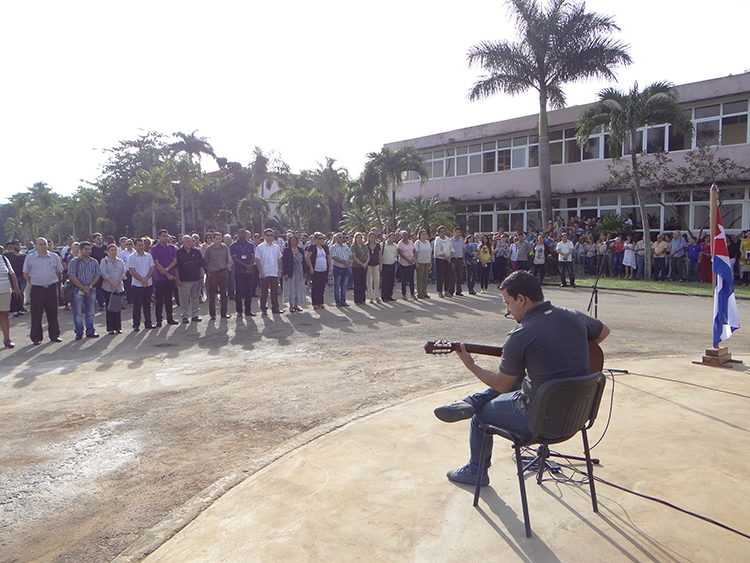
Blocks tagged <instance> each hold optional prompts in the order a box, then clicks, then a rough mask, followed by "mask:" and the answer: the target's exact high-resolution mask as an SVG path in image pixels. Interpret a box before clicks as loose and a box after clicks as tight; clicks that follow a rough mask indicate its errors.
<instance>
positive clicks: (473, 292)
mask: <svg viewBox="0 0 750 563" xmlns="http://www.w3.org/2000/svg"><path fill="white" fill-rule="evenodd" d="M476 294H477V292H476V291H470V292H469V295H476Z"/></svg>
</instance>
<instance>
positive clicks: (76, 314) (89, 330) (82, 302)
mask: <svg viewBox="0 0 750 563" xmlns="http://www.w3.org/2000/svg"><path fill="white" fill-rule="evenodd" d="M95 308H96V289H92V290H91V291H89V294H88V296H87V295H86V294H85V293H84V292H83V291H81V290H80V289H78V288H77V287H75V288H73V325H74V326H75V331H76V334H83V319H82V317H83V315H84V314H85V316H86V334H94V332H96V331H95V330H94V310H95Z"/></svg>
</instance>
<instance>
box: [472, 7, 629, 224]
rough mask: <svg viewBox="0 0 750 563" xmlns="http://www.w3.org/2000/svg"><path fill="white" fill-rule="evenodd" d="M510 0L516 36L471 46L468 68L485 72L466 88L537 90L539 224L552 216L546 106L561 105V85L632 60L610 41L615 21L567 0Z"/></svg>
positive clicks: (605, 74)
mask: <svg viewBox="0 0 750 563" xmlns="http://www.w3.org/2000/svg"><path fill="white" fill-rule="evenodd" d="M544 3H545V2H544V0H508V4H509V6H510V9H511V13H512V14H513V16H515V20H516V29H517V31H518V35H519V40H518V41H516V42H512V41H504V40H501V41H496V42H492V41H483V42H481V43H479V44H477V45H474V46H473V47H471V48H470V49H469V53H468V59H469V66H473V65H478V66H481V67H482V69H484V70H485V71H487V72H488V74H487V75H485V76H481V77H480V78H479V80H478V81H477V82H476V83H475V84H474V86H473V87H472V89H471V91H470V92H469V99H470V100H472V101H474V100H479V99H483V98H488V97H490V96H492V95H494V94H497V93H500V92H503V93H506V94H510V95H515V94H520V93H522V92H526V91H527V90H532V89H533V90H536V91H537V92H538V93H539V194H540V199H541V208H542V224H543V225H546V224H547V221H549V220H550V219H552V181H551V176H550V174H551V168H550V153H549V135H548V125H547V106H548V105H549V106H550V107H552V108H554V109H559V108H563V107H565V94H564V93H563V90H562V86H563V85H564V84H567V83H569V82H577V81H581V80H586V79H590V78H607V79H614V73H613V68H614V67H616V66H617V65H621V64H622V65H628V64H630V63H631V62H632V61H631V59H630V55H629V54H628V52H627V45H624V44H623V43H620V42H617V41H614V40H613V39H612V38H611V34H612V33H613V32H614V31H619V29H620V28H619V27H617V25H615V23H614V21H613V19H612V18H611V17H607V16H600V15H598V14H596V13H593V12H591V13H588V12H586V11H585V4H584V3H583V2H581V3H580V4H577V3H575V2H572V1H571V0H551V2H550V3H549V6H548V7H546V8H545V6H544Z"/></svg>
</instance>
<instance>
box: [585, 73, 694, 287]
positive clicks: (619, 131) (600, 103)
mask: <svg viewBox="0 0 750 563" xmlns="http://www.w3.org/2000/svg"><path fill="white" fill-rule="evenodd" d="M665 123H668V124H669V125H670V128H671V129H672V130H673V131H675V132H679V133H683V134H685V135H687V134H689V133H691V132H692V130H693V124H692V122H691V121H690V119H689V118H688V117H687V115H686V114H685V111H684V109H683V108H682V107H681V106H680V103H679V101H678V96H677V91H676V90H675V89H674V87H673V85H672V84H671V83H669V82H654V83H653V84H651V85H650V86H647V87H646V88H644V90H643V91H642V92H641V91H639V90H638V83H636V84H635V86H633V88H632V89H631V90H630V92H628V93H627V94H624V93H622V92H620V91H618V90H615V89H614V88H606V89H604V90H602V91H601V92H599V99H598V100H597V102H596V103H595V104H594V105H593V106H591V107H590V108H588V109H587V110H585V111H584V112H583V113H581V115H579V116H578V121H577V123H576V126H577V128H578V132H577V134H578V143H579V145H581V146H583V145H584V144H585V143H586V141H587V140H588V138H589V136H590V135H591V134H593V133H594V131H596V130H597V129H598V128H599V127H607V128H608V129H609V137H608V138H607V145H608V147H609V154H610V155H612V158H613V160H615V161H619V160H621V158H622V157H621V156H620V155H622V151H623V146H625V147H626V148H627V150H628V154H629V155H630V163H631V166H632V169H633V170H632V172H633V189H634V191H635V196H636V200H637V202H638V207H639V208H640V212H641V222H642V223H643V240H644V242H645V243H646V244H645V247H646V248H645V250H646V251H645V254H644V259H645V271H644V274H645V276H646V279H650V277H651V245H650V244H649V243H650V242H651V234H650V231H649V222H648V215H647V214H646V201H645V198H644V195H643V192H642V190H641V178H640V175H639V169H638V166H639V165H638V153H639V152H641V150H642V149H640V150H639V148H638V143H637V138H636V136H637V132H638V129H640V128H641V127H645V126H647V125H661V124H665Z"/></svg>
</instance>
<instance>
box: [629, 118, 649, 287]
mask: <svg viewBox="0 0 750 563" xmlns="http://www.w3.org/2000/svg"><path fill="white" fill-rule="evenodd" d="M632 139H635V133H633V134H632V136H631V143H630V146H631V147H632V146H633V142H632ZM630 162H631V164H632V166H633V185H634V186H635V199H636V201H637V202H638V208H639V209H640V210H641V223H642V224H643V265H644V267H643V279H644V280H647V281H648V280H650V279H651V226H650V225H649V224H648V213H646V202H645V201H644V198H643V195H642V194H641V177H640V171H639V170H638V156H637V155H636V153H635V152H631V153H630Z"/></svg>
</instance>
